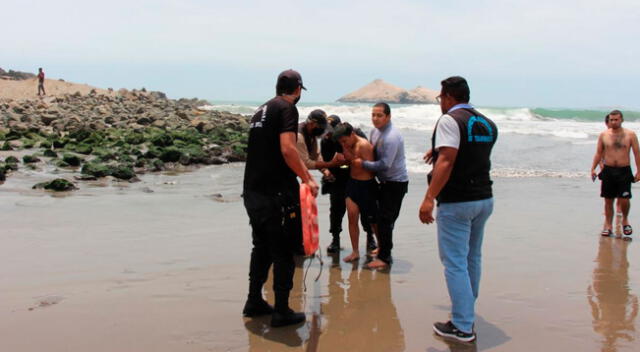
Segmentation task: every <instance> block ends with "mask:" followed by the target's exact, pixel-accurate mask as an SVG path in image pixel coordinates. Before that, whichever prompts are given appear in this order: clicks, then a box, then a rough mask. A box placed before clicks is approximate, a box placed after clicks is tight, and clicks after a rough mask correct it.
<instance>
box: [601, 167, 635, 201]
mask: <svg viewBox="0 0 640 352" xmlns="http://www.w3.org/2000/svg"><path fill="white" fill-rule="evenodd" d="M598 177H599V178H600V179H601V180H602V185H601V188H600V197H602V198H608V199H612V198H627V199H628V198H631V183H632V182H633V179H634V177H633V173H632V172H631V166H623V167H613V166H607V165H605V166H604V168H603V169H602V172H600V175H598Z"/></svg>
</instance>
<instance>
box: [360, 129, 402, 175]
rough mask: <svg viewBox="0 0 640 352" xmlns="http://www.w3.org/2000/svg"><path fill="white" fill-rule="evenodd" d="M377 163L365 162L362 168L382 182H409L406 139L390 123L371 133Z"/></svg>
mask: <svg viewBox="0 0 640 352" xmlns="http://www.w3.org/2000/svg"><path fill="white" fill-rule="evenodd" d="M369 140H370V141H371V144H373V148H374V151H375V156H376V161H366V160H365V161H363V162H362V166H363V167H364V168H365V169H367V170H369V171H373V172H375V173H376V176H377V177H378V180H379V181H380V182H386V181H394V182H407V181H409V174H408V173H407V165H406V161H405V157H404V139H403V138H402V135H401V134H400V133H399V132H398V131H397V130H396V129H395V128H393V126H392V125H391V122H389V123H388V124H387V125H386V126H384V127H382V128H381V129H377V128H376V129H374V130H373V131H371V137H370V138H369Z"/></svg>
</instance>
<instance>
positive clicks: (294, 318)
mask: <svg viewBox="0 0 640 352" xmlns="http://www.w3.org/2000/svg"><path fill="white" fill-rule="evenodd" d="M305 320H306V316H305V315H304V313H297V312H294V311H293V310H292V309H291V308H289V291H276V308H275V311H274V312H273V315H271V326H272V327H274V328H277V327H281V326H287V325H295V324H300V323H302V322H304V321H305Z"/></svg>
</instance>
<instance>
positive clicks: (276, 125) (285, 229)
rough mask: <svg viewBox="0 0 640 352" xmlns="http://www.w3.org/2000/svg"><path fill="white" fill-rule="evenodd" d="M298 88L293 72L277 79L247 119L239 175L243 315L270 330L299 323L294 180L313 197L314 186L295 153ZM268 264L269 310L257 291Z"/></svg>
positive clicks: (301, 318) (297, 195)
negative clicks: (246, 225) (244, 257)
mask: <svg viewBox="0 0 640 352" xmlns="http://www.w3.org/2000/svg"><path fill="white" fill-rule="evenodd" d="M302 89H305V90H306V88H305V87H304V86H303V85H302V78H301V77H300V74H299V73H298V72H296V71H294V70H286V71H283V72H282V73H280V75H279V76H278V81H277V84H276V97H275V98H273V99H271V100H269V101H268V102H266V103H265V104H263V105H262V106H260V107H259V108H258V109H257V110H256V112H255V114H254V116H253V118H252V119H251V124H250V130H249V146H248V152H247V163H246V167H245V174H244V189H243V198H244V205H245V208H246V209H247V214H248V215H249V221H250V223H251V227H252V230H253V232H252V237H253V250H252V251H251V263H250V268H249V296H248V298H247V302H246V304H245V306H244V310H243V314H244V316H247V317H255V316H260V315H267V314H272V316H271V326H273V327H279V326H285V325H292V324H298V323H301V322H303V321H305V315H304V313H297V312H294V311H293V310H291V309H290V308H289V292H290V291H291V288H292V287H293V273H294V261H293V254H294V249H295V248H294V247H295V246H296V245H297V243H298V242H297V234H298V233H299V231H300V230H299V229H298V226H300V225H299V219H298V217H299V215H297V214H298V213H299V211H298V209H299V206H300V193H299V192H300V190H299V185H298V181H297V179H296V176H298V177H300V179H301V180H302V182H303V183H305V184H307V185H308V186H309V187H310V188H311V192H312V193H313V195H314V196H315V195H317V193H318V185H317V184H316V182H315V181H314V179H313V177H312V176H311V174H310V173H309V171H308V170H307V168H306V167H305V166H304V164H303V162H302V160H301V159H300V156H299V155H298V151H297V149H296V133H297V131H298V109H297V108H296V106H295V104H296V103H297V102H298V100H300V95H301V93H302ZM272 263H273V290H274V292H275V308H274V307H271V306H270V305H269V304H268V303H267V302H266V301H265V300H264V298H263V297H262V286H263V285H264V283H265V281H266V280H267V276H268V273H269V267H270V266H271V264H272Z"/></svg>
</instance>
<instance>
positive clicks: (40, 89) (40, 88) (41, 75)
mask: <svg viewBox="0 0 640 352" xmlns="http://www.w3.org/2000/svg"><path fill="white" fill-rule="evenodd" d="M40 92H42V95H43V96H44V95H46V94H45V92H44V71H43V70H42V67H40V68H39V69H38V96H40V95H41V94H40Z"/></svg>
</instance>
